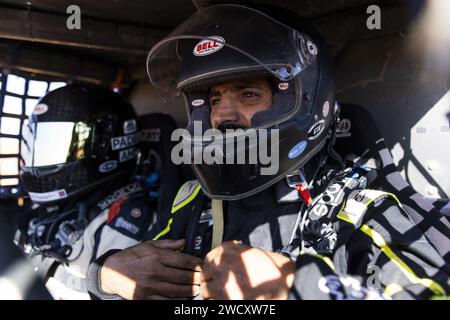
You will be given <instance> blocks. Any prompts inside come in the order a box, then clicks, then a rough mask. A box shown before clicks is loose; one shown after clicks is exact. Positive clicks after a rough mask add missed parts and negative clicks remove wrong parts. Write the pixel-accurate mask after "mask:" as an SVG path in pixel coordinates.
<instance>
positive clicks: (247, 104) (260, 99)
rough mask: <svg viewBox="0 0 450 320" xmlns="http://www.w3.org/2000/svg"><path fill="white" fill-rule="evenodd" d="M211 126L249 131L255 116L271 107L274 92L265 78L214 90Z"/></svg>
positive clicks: (210, 101) (226, 83) (222, 84)
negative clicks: (247, 129)
mask: <svg viewBox="0 0 450 320" xmlns="http://www.w3.org/2000/svg"><path fill="white" fill-rule="evenodd" d="M209 103H210V105H211V116H210V120H211V126H212V127H213V128H216V129H219V130H222V131H224V130H225V129H227V128H250V127H251V120H252V117H253V115H254V114H256V113H258V112H260V111H264V110H267V109H269V108H270V107H271V106H272V90H271V88H270V85H269V82H268V81H267V79H265V78H257V79H251V80H239V81H231V82H225V83H221V84H218V85H215V86H213V87H212V88H211V91H210V94H209Z"/></svg>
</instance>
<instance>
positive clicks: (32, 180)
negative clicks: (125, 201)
mask: <svg viewBox="0 0 450 320" xmlns="http://www.w3.org/2000/svg"><path fill="white" fill-rule="evenodd" d="M137 141H138V128H137V122H136V114H135V112H134V109H133V107H132V106H131V105H130V104H129V103H127V102H126V101H125V100H124V99H122V98H121V97H120V96H119V95H118V94H115V93H114V92H112V91H110V90H108V89H106V88H103V87H101V86H96V85H81V84H77V85H68V86H65V87H62V88H59V89H57V90H54V91H52V92H50V93H48V94H47V95H46V96H44V97H43V98H41V99H40V100H39V101H38V104H37V105H36V106H35V108H34V109H33V112H32V114H31V115H30V117H29V119H28V121H27V122H26V123H24V126H23V128H22V142H21V172H20V178H21V181H22V182H23V184H24V187H25V189H26V191H27V192H28V194H29V196H30V198H31V200H32V201H33V202H35V203H41V204H44V203H45V204H47V203H56V202H60V201H66V200H69V199H74V198H76V197H78V196H81V195H83V194H86V192H88V191H92V190H93V189H95V188H100V187H102V186H104V185H105V184H106V183H111V181H112V180H114V179H118V178H122V177H123V176H124V175H126V174H129V175H130V176H131V173H132V170H133V169H134V167H135V161H134V160H133V159H135V156H136V147H135V145H136V144H137Z"/></svg>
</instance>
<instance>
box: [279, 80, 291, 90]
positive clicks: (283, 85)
mask: <svg viewBox="0 0 450 320" xmlns="http://www.w3.org/2000/svg"><path fill="white" fill-rule="evenodd" d="M288 88H289V83H287V82H280V83H279V84H278V89H280V90H283V91H284V90H287V89H288Z"/></svg>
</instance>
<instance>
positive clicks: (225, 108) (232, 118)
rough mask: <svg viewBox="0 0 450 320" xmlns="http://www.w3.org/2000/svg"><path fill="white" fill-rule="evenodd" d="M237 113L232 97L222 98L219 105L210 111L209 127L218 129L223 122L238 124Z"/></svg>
mask: <svg viewBox="0 0 450 320" xmlns="http://www.w3.org/2000/svg"><path fill="white" fill-rule="evenodd" d="M238 121H239V112H238V106H237V101H236V99H234V98H233V97H222V98H221V99H220V103H219V104H218V105H216V106H215V107H213V109H212V111H211V126H212V127H213V128H218V127H219V125H220V124H222V123H225V122H236V123H237V122H238Z"/></svg>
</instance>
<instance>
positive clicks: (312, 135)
mask: <svg viewBox="0 0 450 320" xmlns="http://www.w3.org/2000/svg"><path fill="white" fill-rule="evenodd" d="M324 128H325V120H323V119H322V120H319V121H317V122H315V123H314V124H313V125H312V126H311V128H310V129H309V130H308V140H314V139H317V137H318V136H320V134H321V133H322V131H323V129H324Z"/></svg>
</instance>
